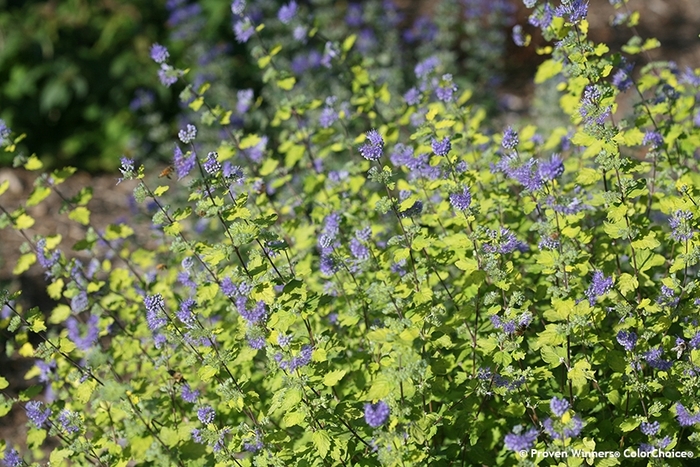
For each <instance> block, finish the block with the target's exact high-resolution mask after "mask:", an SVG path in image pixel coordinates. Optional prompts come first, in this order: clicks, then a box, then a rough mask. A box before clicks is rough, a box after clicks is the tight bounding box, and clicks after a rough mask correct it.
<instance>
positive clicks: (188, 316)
mask: <svg viewBox="0 0 700 467" xmlns="http://www.w3.org/2000/svg"><path fill="white" fill-rule="evenodd" d="M196 306H197V302H196V301H195V300H194V299H193V298H191V297H190V298H186V299H185V300H183V301H182V303H180V309H179V310H178V311H177V313H176V314H177V317H178V319H179V320H180V321H182V322H183V324H185V326H187V327H188V328H193V327H194V325H195V323H196V322H197V318H196V316H195V314H194V312H193V311H192V310H193V309H194V308H195V307H196Z"/></svg>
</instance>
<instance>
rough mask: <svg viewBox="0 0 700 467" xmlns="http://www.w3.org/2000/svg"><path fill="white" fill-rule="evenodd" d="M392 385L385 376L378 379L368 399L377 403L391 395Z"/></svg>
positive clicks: (371, 388) (373, 384) (368, 394)
mask: <svg viewBox="0 0 700 467" xmlns="http://www.w3.org/2000/svg"><path fill="white" fill-rule="evenodd" d="M391 389H392V384H391V383H390V382H389V380H387V379H386V377H384V376H379V377H377V378H376V379H375V380H374V382H373V383H372V386H371V387H370V389H369V392H368V393H367V399H369V400H372V401H377V400H381V399H384V398H385V397H386V396H388V395H389V394H391Z"/></svg>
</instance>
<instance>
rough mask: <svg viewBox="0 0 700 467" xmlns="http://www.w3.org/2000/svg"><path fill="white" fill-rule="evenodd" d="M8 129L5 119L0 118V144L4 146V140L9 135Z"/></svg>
mask: <svg viewBox="0 0 700 467" xmlns="http://www.w3.org/2000/svg"><path fill="white" fill-rule="evenodd" d="M10 133H11V132H10V129H9V128H8V127H7V123H5V120H3V119H1V118H0V145H2V146H4V145H5V141H6V140H7V139H8V138H9V137H10Z"/></svg>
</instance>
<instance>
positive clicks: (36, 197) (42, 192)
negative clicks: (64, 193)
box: [26, 186, 51, 207]
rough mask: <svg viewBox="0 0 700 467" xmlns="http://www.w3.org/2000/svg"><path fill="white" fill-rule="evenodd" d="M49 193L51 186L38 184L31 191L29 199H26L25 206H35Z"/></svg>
mask: <svg viewBox="0 0 700 467" xmlns="http://www.w3.org/2000/svg"><path fill="white" fill-rule="evenodd" d="M50 194H51V188H49V187H47V186H38V187H36V188H34V190H33V191H32V194H31V195H30V196H29V199H28V200H27V204H26V206H27V207H30V206H36V205H37V204H39V203H41V202H42V201H43V200H45V199H46V198H47V197H48V196H49V195H50Z"/></svg>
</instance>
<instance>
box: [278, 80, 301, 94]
mask: <svg viewBox="0 0 700 467" xmlns="http://www.w3.org/2000/svg"><path fill="white" fill-rule="evenodd" d="M296 82H297V79H296V78H295V77H294V76H290V77H289V78H284V79H278V80H277V86H278V87H279V88H280V89H282V90H284V91H290V90H291V89H292V88H293V87H294V84H296Z"/></svg>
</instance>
